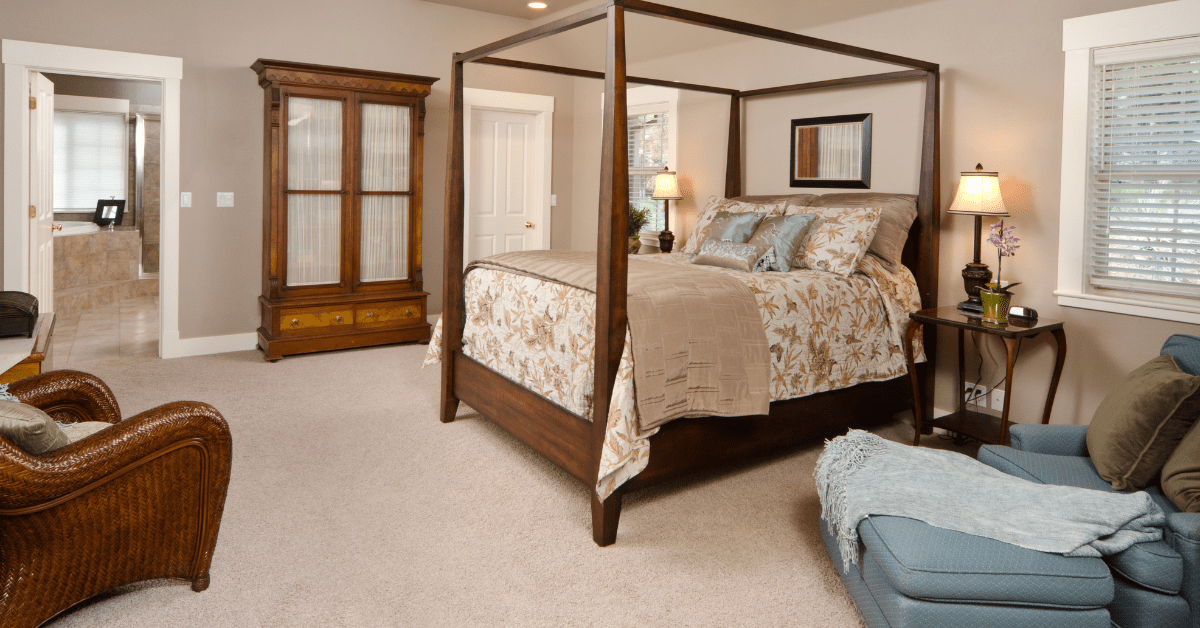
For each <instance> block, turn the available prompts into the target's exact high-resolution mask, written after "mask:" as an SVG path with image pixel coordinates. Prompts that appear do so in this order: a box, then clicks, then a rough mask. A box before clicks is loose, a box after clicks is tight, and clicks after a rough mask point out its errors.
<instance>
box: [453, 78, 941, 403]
mask: <svg viewBox="0 0 1200 628" xmlns="http://www.w3.org/2000/svg"><path fill="white" fill-rule="evenodd" d="M449 135H450V150H449V151H447V153H446V214H445V224H444V225H443V229H442V234H443V235H442V242H443V246H444V247H445V248H444V249H443V251H444V254H443V259H442V286H443V290H444V292H443V293H442V303H443V304H444V305H443V307H442V403H441V419H442V423H449V422H451V421H453V420H454V415H455V414H456V413H457V412H458V397H456V396H455V395H454V354H455V352H457V351H460V350H461V349H462V334H463V324H464V322H465V320H464V312H465V310H466V295H464V294H463V247H462V233H463V215H464V213H465V211H466V208H465V207H464V201H465V190H464V188H463V171H464V164H463V62H462V61H455V62H454V67H453V69H452V70H451V72H450V134H449ZM930 416H933V415H930Z"/></svg>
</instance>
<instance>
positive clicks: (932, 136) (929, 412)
mask: <svg viewBox="0 0 1200 628" xmlns="http://www.w3.org/2000/svg"><path fill="white" fill-rule="evenodd" d="M940 77H941V70H940V69H939V67H938V66H936V65H935V66H934V67H933V69H930V70H928V71H927V74H926V76H925V120H924V127H925V130H924V137H923V141H922V144H921V188H920V191H919V193H918V194H917V213H918V214H919V216H918V219H919V220H920V221H921V229H922V230H925V229H928V230H929V232H928V233H923V234H921V235H922V237H921V239H920V240H921V244H922V246H923V247H924V249H925V250H923V251H921V255H920V257H919V258H918V259H919V261H918V263H917V281H918V282H919V284H920V287H921V307H923V308H931V307H937V298H938V252H939V245H938V242H939V234H940V232H941V211H940V209H939V206H940V203H941V198H942V192H941V180H942V178H941V169H942V153H941V145H942V141H941V135H942V132H941V128H942V122H941V117H942V116H941V84H940V81H939V79H940ZM922 335H923V339H924V341H925V359H926V362H925V364H922V365H921V367H923V368H920V369H919V370H918V376H919V377H920V379H921V398H922V399H921V401H922V403H921V405H922V406H923V409H922V412H924V414H925V416H933V384H934V380H935V379H936V377H935V374H934V373H933V369H932V368H930V366H929V365H931V364H933V360H934V359H935V358H936V357H937V327H936V326H934V325H926V326H925V329H923V330H922Z"/></svg>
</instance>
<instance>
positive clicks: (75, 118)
mask: <svg viewBox="0 0 1200 628" xmlns="http://www.w3.org/2000/svg"><path fill="white" fill-rule="evenodd" d="M42 80H45V81H49V83H50V84H52V85H51V86H50V87H49V88H48V89H51V90H52V92H51V93H52V94H53V99H52V101H53V107H52V109H53V127H54V129H53V134H54V139H53V174H54V176H53V195H52V197H53V199H52V200H53V212H54V216H53V220H54V224H53V264H52V266H53V299H52V300H50V301H51V302H52V303H53V308H54V312H55V315H56V322H55V329H54V336H53V342H54V366H55V368H61V367H64V366H72V365H79V364H82V363H85V362H89V361H94V360H102V359H111V358H117V357H132V356H155V355H158V336H159V323H158V319H159V316H158V287H159V275H158V267H159V225H160V207H161V202H160V201H161V199H160V190H161V185H160V176H159V175H160V171H161V151H160V138H161V126H162V123H161V120H162V84H161V83H159V82H158V81H146V80H137V79H115V78H107V77H97V76H80V75H73V74H57V73H53V72H40V73H38V81H42ZM47 109H50V107H47ZM31 157H32V155H31ZM31 167H32V166H31ZM102 207H104V208H106V209H102Z"/></svg>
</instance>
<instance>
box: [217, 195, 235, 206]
mask: <svg viewBox="0 0 1200 628" xmlns="http://www.w3.org/2000/svg"><path fill="white" fill-rule="evenodd" d="M217 207H233V192H217Z"/></svg>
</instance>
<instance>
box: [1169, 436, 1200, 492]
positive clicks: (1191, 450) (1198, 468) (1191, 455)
mask: <svg viewBox="0 0 1200 628" xmlns="http://www.w3.org/2000/svg"><path fill="white" fill-rule="evenodd" d="M1197 426H1200V422H1197V423H1194V424H1193V425H1192V428H1191V429H1190V430H1188V431H1187V434H1185V435H1184V437H1183V440H1181V441H1179V445H1177V446H1176V447H1175V451H1173V452H1171V455H1170V457H1168V458H1167V462H1166V464H1164V465H1163V468H1162V491H1163V494H1164V495H1166V496H1167V498H1168V499H1170V500H1171V503H1173V504H1175V506H1176V507H1178V508H1179V509H1180V510H1182V511H1183V512H1200V429H1197Z"/></svg>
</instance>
